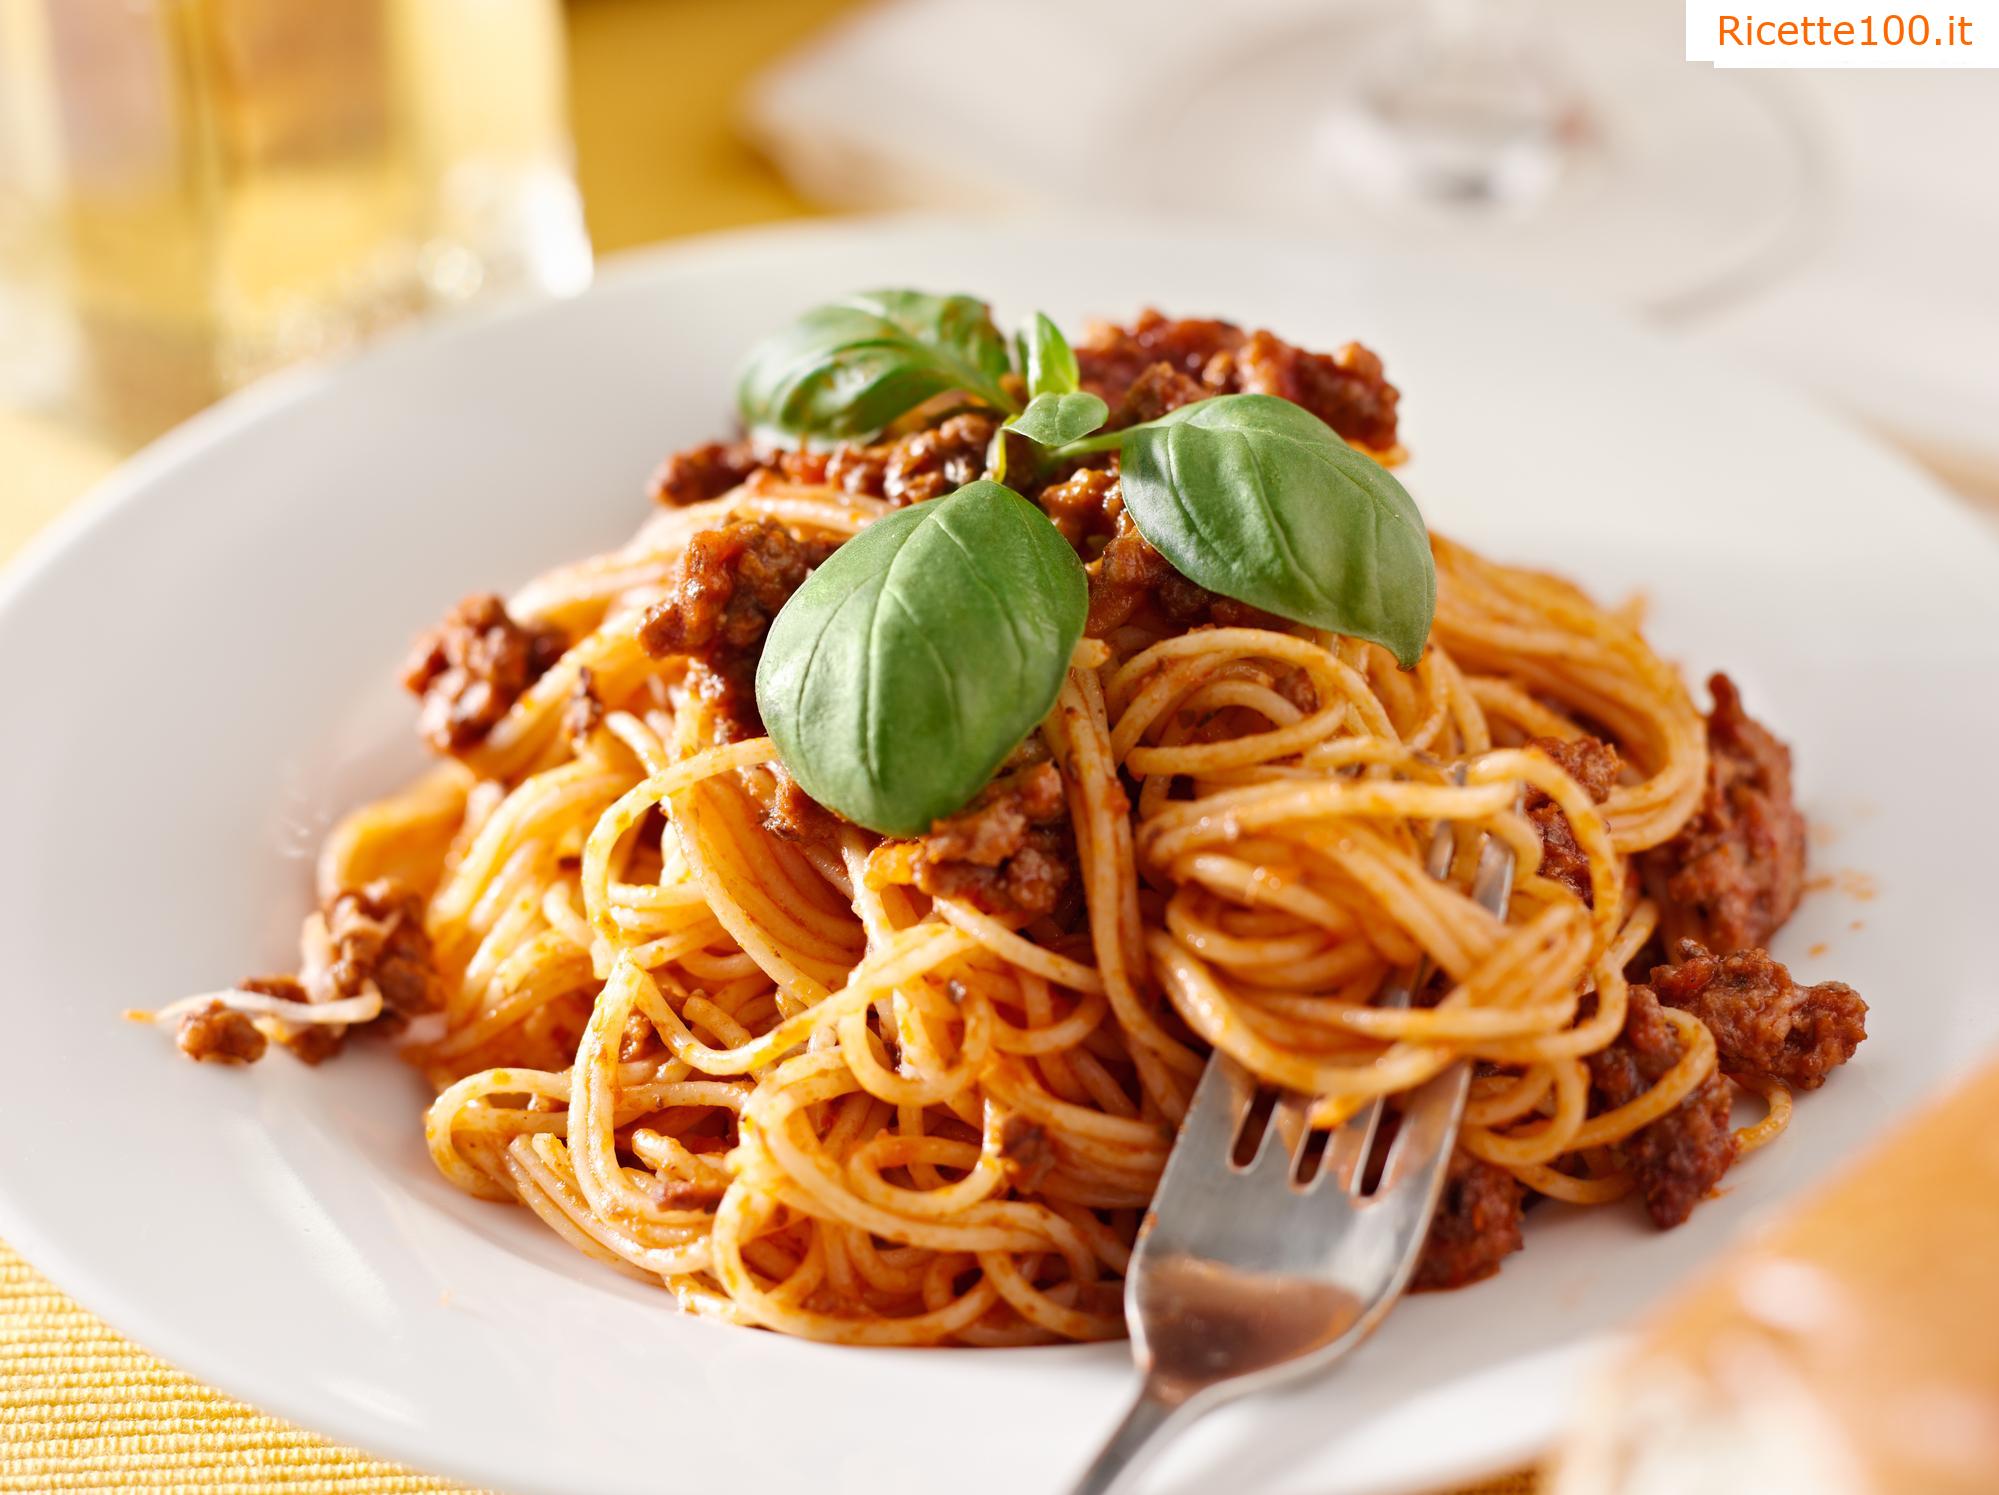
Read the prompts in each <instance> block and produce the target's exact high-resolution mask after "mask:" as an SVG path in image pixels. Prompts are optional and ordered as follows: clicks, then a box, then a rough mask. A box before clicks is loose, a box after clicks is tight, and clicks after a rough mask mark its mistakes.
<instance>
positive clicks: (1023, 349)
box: [1020, 312, 1103, 440]
mask: <svg viewBox="0 0 1999 1495" xmlns="http://www.w3.org/2000/svg"><path fill="white" fill-rule="evenodd" d="M1020 370H1021V373H1022V374H1024V375H1025V376H1026V378H1027V392H1028V394H1029V395H1030V396H1035V395H1066V394H1071V393H1073V392H1075V391H1076V390H1078V389H1080V388H1082V384H1083V376H1082V375H1081V374H1080V373H1079V372H1078V371H1077V368H1076V350H1075V349H1073V348H1071V347H1070V346H1069V339H1067V338H1066V337H1064V336H1062V329H1061V328H1060V327H1057V326H1056V325H1055V324H1054V323H1053V322H1051V321H1049V320H1048V317H1047V315H1046V313H1043V312H1036V313H1035V314H1034V320H1033V321H1032V322H1030V323H1029V324H1028V326H1027V328H1026V330H1025V331H1024V332H1023V333H1022V334H1021V339H1020ZM1097 424H1098V425H1101V424H1103V422H1102V419H1101V418H1099V420H1098V422H1097ZM1090 429H1091V430H1093V431H1094V430H1095V429H1096V426H1092V427H1090ZM1076 434H1077V435H1078V436H1081V435H1084V434H1085V433H1084V432H1081V431H1078V432H1077V433H1076ZM1069 439H1071V440H1073V439H1074V438H1069Z"/></svg>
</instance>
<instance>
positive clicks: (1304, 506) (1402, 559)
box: [1118, 394, 1437, 669]
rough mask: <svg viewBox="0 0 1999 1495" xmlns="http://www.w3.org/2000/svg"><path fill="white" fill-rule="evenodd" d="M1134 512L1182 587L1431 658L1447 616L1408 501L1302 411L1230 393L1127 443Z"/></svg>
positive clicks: (1399, 655) (1375, 467)
mask: <svg viewBox="0 0 1999 1495" xmlns="http://www.w3.org/2000/svg"><path fill="white" fill-rule="evenodd" d="M1119 435H1120V436H1121V438H1122V439H1121V440H1120V442H1119V448H1118V449H1119V451H1120V453H1121V458H1120V466H1121V470H1122V477H1121V480H1120V483H1121V487H1122V488H1123V492H1124V503H1125V508H1126V509H1127V510H1129V511H1130V513H1131V517H1132V522H1133V523H1134V524H1136V525H1137V526H1138V532H1139V533H1140V534H1141V535H1143V536H1145V538H1146V539H1147V540H1148V541H1150V542H1151V543H1152V546H1153V548H1154V549H1156V550H1157V551H1158V552H1159V553H1160V554H1161V555H1163V556H1165V557H1166V559H1167V560H1169V561H1171V562H1172V563H1173V565H1174V568H1175V569H1176V570H1178V571H1179V572H1180V573H1181V574H1182V575H1183V576H1186V577H1188V578H1190V579H1191V580H1194V581H1197V582H1199V583H1200V584H1201V585H1202V586H1204V587H1206V588H1207V589H1208V590H1209V591H1211V592H1220V593H1221V594H1222V595H1223V596H1225V597H1233V598H1235V599H1236V600H1237V601H1238V602H1247V603H1249V604H1250V605H1251V606H1252V607H1260V608H1262V609H1263V610H1264V611H1265V612H1273V613H1276V614H1277V615H1278V616H1279V617H1282V618H1290V619H1292V620H1293V621H1295V622H1299V623H1308V624H1310V625H1312V626H1313V627H1315V628H1325V629H1330V630H1331V631H1332V632H1334V633H1344V634H1348V635H1351V636H1352V637H1355V638H1364V639H1368V640H1370V641H1371V642H1373V643H1377V644H1380V645H1381V646H1382V647H1383V648H1385V649H1387V650H1388V652H1389V653H1391V654H1393V655H1394V656H1395V659H1396V662H1397V663H1398V664H1400V665H1401V666H1402V667H1403V668H1404V669H1409V668H1411V667H1412V666H1414V665H1415V663H1416V661H1417V660H1418V659H1420V658H1421V657H1422V654H1423V642H1424V640H1425V639H1427V638H1428V637H1429V636H1430V620H1431V616H1432V614H1433V613H1434V612H1435V611H1436V606H1437V571H1436V565H1435V563H1434V561H1433V560H1432V558H1431V555H1430V536H1429V532H1428V531H1427V530H1426V529H1425V528H1424V527H1423V516H1422V515H1421V514H1420V513H1418V512H1417V509H1416V504H1415V501H1414V500H1413V499H1411V498H1410V497H1409V494H1408V492H1407V490H1405V489H1404V488H1403V486H1402V485H1401V484H1400V483H1398V482H1397V481H1396V480H1395V478H1394V476H1393V475H1392V474H1391V473H1390V472H1389V471H1388V469H1387V468H1385V467H1383V466H1382V465H1381V464H1380V463H1378V462H1376V461H1374V460H1373V459H1372V458H1370V457H1368V456H1366V455H1364V454H1363V453H1360V452H1357V451H1355V450H1354V449H1353V448H1352V447H1350V446H1348V445H1347V444H1346V443H1345V442H1344V441H1342V440H1341V439H1340V438H1339V435H1338V433H1337V432H1335V431H1334V430H1333V429H1332V427H1330V426H1328V425H1327V424H1326V423H1325V422H1324V421H1322V420H1320V419H1319V418H1318V417H1317V416H1315V415H1313V414H1312V413H1311V411H1309V410H1306V409H1305V408H1304V407H1303V406H1300V405H1294V404H1292V403H1291V401H1289V400H1283V399H1279V398H1278V397H1277V396H1275V395H1260V394H1242V395H1218V396H1216V397H1215V398H1213V399H1208V400H1197V401H1196V402H1194V403H1193V404H1191V405H1182V406H1181V407H1180V408H1179V409H1178V410H1175V411H1172V412H1171V413H1169V414H1167V415H1165V416H1162V417H1161V418H1160V419H1158V420H1156V421H1149V422H1147V423H1146V424H1145V425H1142V426H1134V427H1132V428H1131V429H1129V430H1127V431H1123V432H1121V433H1119Z"/></svg>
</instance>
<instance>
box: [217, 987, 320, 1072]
mask: <svg viewBox="0 0 1999 1495" xmlns="http://www.w3.org/2000/svg"><path fill="white" fill-rule="evenodd" d="M236 985H237V988H238V989H239V990H241V991H253V992H257V993H259V994H260V995H262V996H266V997H276V998H277V999H278V1000H279V1001H281V1002H298V1003H300V1004H304V1003H306V1002H309V1001H311V1000H312V998H311V997H310V996H309V995H307V993H306V989H305V987H304V985H303V984H301V983H300V982H299V981H298V979H297V978H296V977H292V976H251V977H248V978H246V979H244V980H242V981H239V982H237V983H236ZM346 1033H347V1030H346V1029H345V1028H343V1027H341V1026H339V1025H338V1024H334V1023H301V1024H300V1025H299V1026H297V1027H295V1028H291V1029H290V1030H289V1031H287V1032H285V1033H283V1034H281V1035H280V1036H279V1038H278V1042H279V1043H281V1044H283V1045H284V1046H285V1047H286V1048H288V1049H290V1050H291V1052H292V1057H294V1058H296V1059H298V1060H300V1061H302V1062H303V1063H306V1064H324V1063H325V1062H326V1061H327V1060H328V1059H331V1058H332V1057H333V1056H334V1055H335V1054H337V1053H339V1052H340V1050H341V1047H342V1045H343V1044H344V1043H345V1041H346Z"/></svg>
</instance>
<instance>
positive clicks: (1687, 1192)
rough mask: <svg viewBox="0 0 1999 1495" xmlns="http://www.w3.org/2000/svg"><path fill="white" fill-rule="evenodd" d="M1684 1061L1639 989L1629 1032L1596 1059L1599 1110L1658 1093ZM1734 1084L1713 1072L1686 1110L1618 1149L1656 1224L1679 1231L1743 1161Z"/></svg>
mask: <svg viewBox="0 0 1999 1495" xmlns="http://www.w3.org/2000/svg"><path fill="white" fill-rule="evenodd" d="M1679 1058H1680V1039H1679V1035H1678V1034H1677V1033H1676V1032H1674V1030H1673V1027H1672V1024H1670V1023H1669V1022H1667V1021H1666V1019H1665V1018H1664V1017H1663V1016H1662V1015H1661V1014H1660V1011H1659V999H1658V998H1657V997H1656V996H1654V995H1653V993H1652V989H1651V988H1650V987H1646V986H1634V987H1632V988H1631V1002H1630V1007H1629V1008H1628V1010H1627V1011H1626V1013H1625V1016H1624V1029H1623V1031H1622V1032H1621V1033H1620V1034H1619V1035H1618V1037H1617V1038H1616V1039H1615V1040H1614V1041H1613V1042H1612V1043H1611V1044H1610V1046H1609V1047H1608V1048H1605V1049H1603V1050H1602V1051H1600V1052H1598V1053H1595V1054H1592V1055H1590V1057H1589V1069H1590V1087H1591V1094H1592V1096H1593V1097H1594V1099H1595V1102H1596V1104H1595V1106H1594V1107H1593V1108H1592V1109H1593V1111H1597V1112H1601V1111H1609V1110H1614V1109H1616V1108H1617V1107H1618V1106H1621V1105H1624V1104H1626V1103H1627V1102H1630V1101H1633V1100H1636V1099H1637V1098H1638V1097H1639V1096H1641V1095H1643V1094H1644V1093H1645V1092H1646V1091H1647V1090H1649V1089H1651V1088H1652V1086H1653V1084H1654V1083H1656V1082H1657V1081H1658V1079H1659V1077H1660V1076H1662V1075H1664V1074H1665V1073H1666V1072H1667V1071H1668V1070H1670V1069H1671V1068H1672V1067H1673V1066H1674V1065H1675V1064H1676V1063H1678V1062H1679ZM1730 1100H1731V1096H1730V1094H1729V1087H1728V1081H1727V1080H1725V1079H1723V1078H1722V1076H1721V1075H1720V1074H1719V1073H1717V1074H1711V1075H1709V1076H1708V1077H1707V1079H1705V1080H1704V1081H1702V1082H1701V1084H1700V1085H1699V1087H1697V1088H1696V1089H1695V1090H1694V1092H1693V1094H1691V1095H1689V1096H1688V1097H1687V1098H1686V1099H1685V1100H1683V1101H1681V1102H1680V1104H1679V1105H1677V1106H1675V1107H1674V1108H1673V1109H1672V1110H1671V1111H1668V1112H1667V1113H1666V1114H1665V1115H1664V1116H1661V1117H1660V1118H1659V1119H1658V1120H1657V1121H1654V1122H1650V1123H1648V1124H1647V1125H1645V1126H1643V1127H1641V1128H1639V1130H1638V1131H1637V1132H1636V1133H1634V1134H1633V1135H1632V1136H1630V1137H1629V1138H1627V1139H1626V1140H1625V1141H1623V1142H1622V1143H1620V1144H1618V1148H1617V1151H1618V1153H1619V1156H1620V1158H1621V1160H1622V1162H1623V1164H1624V1166H1625V1167H1627V1168H1629V1169H1630V1170H1631V1172H1632V1174H1633V1175H1634V1176H1635V1177H1636V1178H1637V1180H1638V1188H1639V1191H1640V1193H1641V1194H1642V1195H1643V1196H1644V1199H1645V1208H1646V1210H1647V1211H1649V1212H1650V1214H1651V1216H1652V1221H1653V1223H1654V1224H1656V1225H1658V1226H1660V1227H1661V1228H1664V1227H1666V1226H1670V1225H1678V1224H1679V1223H1680V1222H1681V1221H1683V1220H1685V1219H1686V1218H1687V1216H1688V1215H1690V1214H1692V1213H1693V1208H1694V1206H1695V1205H1696V1204H1699V1203H1700V1202H1701V1200H1702V1199H1704V1198H1706V1197H1707V1194H1708V1191H1709V1190H1711V1189H1712V1188H1713V1187H1714V1186H1715V1185H1716V1184H1717V1183H1719V1182H1720V1181H1721V1176H1722V1175H1723V1174H1724V1173H1726V1172H1728V1167H1729V1164H1731V1163H1733V1162H1734V1161H1735V1134H1734V1133H1733V1132H1731V1131H1730V1130H1729V1127H1728V1110H1729V1103H1730Z"/></svg>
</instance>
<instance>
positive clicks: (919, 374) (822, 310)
mask: <svg viewBox="0 0 1999 1495" xmlns="http://www.w3.org/2000/svg"><path fill="white" fill-rule="evenodd" d="M1008 372H1009V363H1008V359H1007V348H1006V339H1005V338H1003V337H1001V336H1000V332H999V329H998V328H997V327H995V326H993V319H992V314H991V313H990V312H989V311H987V309H986V305H985V303H984V302H983V301H979V300H976V299H974V298H973V297H970V296H931V295H926V294H924V293H923V292H921V291H870V292H866V293H864V294H862V295H858V296H849V297H847V298H845V299H844V300H841V301H834V302H829V303H828V304H827V305H825V306H819V307H815V308H813V309H812V310H811V311H809V312H807V313H806V314H805V315H804V316H802V317H800V318H799V319H798V320H797V321H796V322H794V323H792V324H791V326H789V327H787V328H786V329H785V330H784V331H782V332H780V333H778V334H777V335H776V336H775V337H772V338H769V339H767V340H766V341H765V342H763V343H762V344H760V345H759V346H758V347H757V348H756V350H755V351H754V352H753V353H752V354H751V355H750V360H749V363H748V365H747V366H746V367H745V368H744V370H743V374H742V379H741V381H740V382H739V384H738V385H737V389H736V403H737V407H738V408H739V409H740V411H741V412H742V417H743V424H744V425H746V426H748V427H749V428H750V429H751V430H752V431H755V432H757V433H759V434H762V435H766V436H776V437H787V438H791V439H799V438H807V439H812V438H820V439H826V440H831V441H863V440H867V439H868V438H870V437H872V436H875V435H876V434H878V433H879V432H880V431H881V430H882V428H883V427H884V426H886V425H888V423H889V422H890V421H892V420H894V419H895V418H896V417H897V416H899V415H904V414H907V413H908V412H909V411H911V410H914V409H915V408H916V407H917V406H918V405H921V404H922V403H923V402H924V401H925V400H928V399H931V398H933V397H934V396H936V395H940V394H948V393H951V392H953V391H959V392H962V393H964V394H968V395H971V396H973V397H975V398H977V399H979V400H982V401H984V402H985V403H986V404H988V405H991V406H992V407H993V408H995V409H997V410H1000V411H1003V412H1006V413H1008V414H1011V413H1013V412H1014V411H1017V410H1018V409H1019V408H1020V406H1019V403H1018V402H1017V401H1016V400H1014V398H1013V397H1012V396H1011V395H1009V394H1008V393H1007V392H1006V390H1005V389H1004V388H1003V387H1002V386H1001V382H1000V381H1001V380H1002V379H1004V378H1005V376H1006V375H1007V373H1008Z"/></svg>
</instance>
